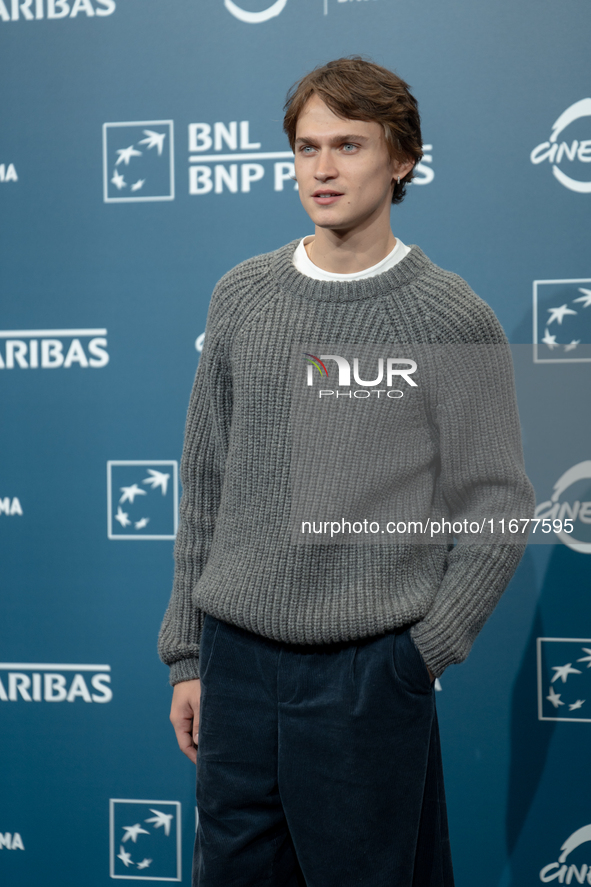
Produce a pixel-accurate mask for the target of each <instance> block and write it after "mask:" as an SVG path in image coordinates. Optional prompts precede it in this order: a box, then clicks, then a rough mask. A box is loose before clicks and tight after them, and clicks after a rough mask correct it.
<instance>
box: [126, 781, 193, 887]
mask: <svg viewBox="0 0 591 887" xmlns="http://www.w3.org/2000/svg"><path fill="white" fill-rule="evenodd" d="M109 831H110V835H109V838H110V840H109V845H110V876H111V878H121V879H127V880H134V881H180V880H181V878H182V874H181V805H180V803H179V802H178V801H137V800H131V799H125V798H111V800H110V801H109Z"/></svg>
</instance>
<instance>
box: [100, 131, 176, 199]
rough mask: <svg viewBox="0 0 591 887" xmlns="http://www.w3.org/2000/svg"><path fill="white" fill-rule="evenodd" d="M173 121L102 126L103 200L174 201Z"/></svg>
mask: <svg viewBox="0 0 591 887" xmlns="http://www.w3.org/2000/svg"><path fill="white" fill-rule="evenodd" d="M173 129H174V127H173V121H172V120H146V121H137V122H136V121H130V122H125V123H105V124H103V200H104V201H105V203H130V202H142V201H143V202H145V201H154V200H174V134H173Z"/></svg>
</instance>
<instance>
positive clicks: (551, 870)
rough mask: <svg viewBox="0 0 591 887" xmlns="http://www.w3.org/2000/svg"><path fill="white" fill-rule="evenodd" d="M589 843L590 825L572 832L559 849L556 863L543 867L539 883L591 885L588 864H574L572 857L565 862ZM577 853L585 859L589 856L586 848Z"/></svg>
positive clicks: (590, 873)
mask: <svg viewBox="0 0 591 887" xmlns="http://www.w3.org/2000/svg"><path fill="white" fill-rule="evenodd" d="M589 841H591V825H584V826H583V827H582V828H580V829H577V831H576V832H573V833H572V835H570V836H569V837H568V838H567V839H566V841H565V842H564V844H563V845H562V847H561V848H560V850H561V853H560V856H559V857H558V861H557V862H551V863H549V864H548V865H545V866H544V868H543V869H542V870H541V871H540V881H541V882H542V883H543V884H549V883H550V881H558V883H559V884H571V883H573V884H591V865H589V863H588V862H583V863H581V862H580V860H579V861H578V863H575V862H573V861H572V857H571V859H570V860H569V861H568V862H567V859H568V857H569V856H570V854H571V853H573V852H574V851H576V850H578V848H579V847H581V846H582V845H583V844H587V843H588V842H589ZM579 853H582V854H584V855H586V856H587V859H589V858H590V856H591V855H590V854H589V848H588V847H586V848H585V850H584V851H579ZM575 858H576V857H575Z"/></svg>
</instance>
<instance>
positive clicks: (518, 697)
mask: <svg viewBox="0 0 591 887" xmlns="http://www.w3.org/2000/svg"><path fill="white" fill-rule="evenodd" d="M590 39H591V7H590V5H589V0H567V2H563V3H553V2H550V0H536V2H534V0H521V2H519V3H514V2H509V0H489V2H487V3H478V4H474V3H471V2H468V0H424V2H421V3H419V2H418V0H407V2H402V0H275V2H271V0H207V2H206V0H0V64H1V71H2V73H1V77H0V84H1V86H0V109H1V111H0V113H1V116H0V120H1V126H0V225H1V229H0V280H1V299H2V301H1V309H2V310H1V317H0V386H1V390H2V412H1V417H2V419H1V434H0V446H1V458H0V539H1V545H2V565H1V572H0V582H1V593H0V601H1V604H0V607H1V610H0V659H1V662H0V737H1V738H0V774H1V775H0V786H1V787H0V883H1V884H2V885H6V887H33V885H39V884H43V885H45V887H107V885H108V884H110V883H112V879H127V880H130V881H131V880H135V881H141V880H153V881H162V882H164V881H176V882H180V883H182V884H185V885H187V884H189V883H190V863H191V850H192V841H193V836H194V832H195V816H196V813H195V803H194V786H193V779H194V769H193V767H192V765H191V764H190V763H189V762H188V761H187V760H186V759H185V758H184V757H183V756H182V755H181V754H180V752H178V750H177V748H176V743H175V739H174V734H173V731H172V729H171V727H170V724H169V723H168V710H169V703H170V688H169V687H168V684H167V677H168V675H167V669H166V668H165V667H164V666H163V665H162V664H161V663H160V662H159V660H158V658H157V656H156V636H157V632H158V628H159V625H160V621H161V618H162V615H163V612H164V609H165V606H166V604H167V601H168V597H169V592H170V586H171V578H172V566H173V564H172V546H173V539H174V535H175V530H176V521H177V506H178V499H179V496H180V493H181V490H180V488H179V480H178V463H179V458H180V453H181V447H182V437H183V426H184V418H185V412H186V407H187V403H188V397H189V392H190V388H191V384H192V380H193V376H194V373H195V368H196V366H197V362H198V359H199V351H200V347H201V343H202V334H203V330H204V326H205V318H206V312H207V307H208V302H209V298H210V295H211V291H212V288H213V286H214V284H215V283H216V281H217V280H218V279H219V277H220V276H221V275H222V274H223V273H224V272H226V271H227V270H228V269H229V268H231V267H232V266H234V265H236V264H237V263H238V262H240V261H242V260H243V259H246V258H248V257H249V256H252V255H254V254H257V253H262V252H266V251H269V250H272V249H275V248H276V247H279V246H281V245H282V244H284V243H286V242H287V241H290V240H292V239H294V238H295V237H298V236H302V235H304V234H307V233H311V225H310V223H309V220H308V218H307V216H306V215H305V214H304V212H303V210H302V208H301V206H300V204H299V200H298V194H297V191H296V190H295V188H294V183H293V180H292V179H291V178H290V176H291V174H292V172H293V165H292V155H291V152H290V150H289V145H288V144H287V140H286V138H285V136H284V135H283V133H282V127H281V121H282V105H283V101H284V97H285V93H286V90H287V88H288V86H289V85H290V84H291V83H292V82H293V81H294V80H296V79H298V78H299V77H300V76H302V74H304V73H305V72H307V71H308V70H310V69H311V68H312V67H314V66H315V65H317V64H320V63H323V62H325V61H327V60H329V59H330V58H336V57H338V56H342V55H350V54H361V55H365V56H368V57H371V58H373V59H374V60H375V61H377V62H378V63H380V64H383V65H385V66H387V67H390V68H393V69H394V70H396V71H397V72H398V73H399V74H400V75H401V76H402V77H404V78H405V79H406V80H407V81H409V82H410V84H411V86H412V89H413V92H414V93H415V95H416V96H417V98H418V100H419V103H420V107H421V112H422V120H423V133H424V139H425V156H424V158H423V161H422V163H421V165H420V168H419V171H418V175H417V179H416V182H415V183H414V184H413V185H412V186H411V187H410V188H409V189H408V195H407V198H406V200H405V202H404V203H403V204H402V205H401V206H400V207H396V208H394V209H393V213H392V217H393V229H394V233H395V234H397V235H399V236H400V238H401V239H402V240H403V241H404V242H405V243H418V244H419V245H420V246H421V247H422V248H423V250H424V251H425V252H426V253H427V254H428V255H429V256H430V257H431V258H432V259H433V260H434V261H435V262H437V263H438V264H439V265H442V266H443V267H446V268H450V269H451V270H454V271H456V272H458V273H460V274H461V275H462V276H463V277H465V278H466V279H467V280H468V282H469V283H470V284H471V286H472V287H473V289H475V290H476V292H478V293H479V294H480V295H481V296H483V297H484V298H485V299H486V300H487V301H488V302H489V303H490V304H491V305H492V307H493V308H494V310H495V311H496V313H497V315H498V317H499V319H500V320H501V323H502V324H503V326H504V328H505V330H506V332H507V335H508V337H509V339H510V340H511V342H513V343H520V345H521V348H520V349H516V361H515V362H516V371H517V384H518V392H519V398H520V407H521V411H522V422H523V434H524V447H525V453H526V461H527V467H528V471H529V474H530V476H531V479H532V482H533V483H534V485H535V488H536V495H537V501H538V515H539V516H540V517H541V518H549V519H553V518H554V519H563V518H565V517H569V518H571V519H572V520H573V526H574V530H573V533H572V534H571V535H565V534H561V535H560V536H557V535H554V534H553V533H552V534H549V535H548V537H547V540H546V541H547V544H544V545H530V546H529V547H528V550H527V552H526V554H525V556H524V558H523V561H522V562H521V564H520V567H519V569H518V571H517V573H516V575H515V577H514V579H513V581H512V582H511V585H510V587H509V589H508V590H507V592H506V594H505V596H504V597H503V599H502V601H501V603H500V605H499V607H498V608H497V610H496V612H495V614H494V615H493V617H492V618H491V620H490V622H489V623H488V624H487V625H486V627H485V629H484V631H483V632H482V634H481V636H480V637H479V638H478V640H477V642H476V644H475V646H474V649H473V651H472V653H471V655H470V657H469V659H468V661H467V662H466V663H465V664H464V665H462V666H460V667H453V668H450V669H449V670H448V671H447V672H446V673H445V674H444V675H443V677H442V679H441V685H440V686H441V689H440V692H438V693H437V700H438V706H439V712H440V720H441V729H442V735H443V743H444V761H445V769H446V780H447V793H448V803H449V812H450V825H451V833H452V842H453V850H454V859H455V868H456V878H457V883H458V885H459V887H474V885H478V887H535V885H539V884H540V883H551V882H556V883H559V884H571V883H572V884H585V883H586V884H591V767H590V764H589V747H590V746H589V743H590V740H591V606H590V604H591V569H590V568H591V434H590V431H591V427H590V419H589V413H590V412H591V411H590V398H589V392H590V382H591V359H590V357H589V348H588V347H587V348H586V347H585V346H586V345H588V343H591V248H590V208H591V97H590V96H591V81H590V79H589V70H588V69H589V65H588V59H589V43H590ZM310 791H311V802H313V786H311V787H310ZM351 840H353V841H354V840H355V835H351ZM368 883H369V882H368Z"/></svg>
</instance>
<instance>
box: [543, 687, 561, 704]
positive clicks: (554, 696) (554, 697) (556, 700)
mask: <svg viewBox="0 0 591 887" xmlns="http://www.w3.org/2000/svg"><path fill="white" fill-rule="evenodd" d="M546 699H547V700H548V702H551V703H552V705H553V706H554V708H558V706H559V705H564V702H561V701H560V693H556V691H555V690H554V687H550V695H549V696H546Z"/></svg>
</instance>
